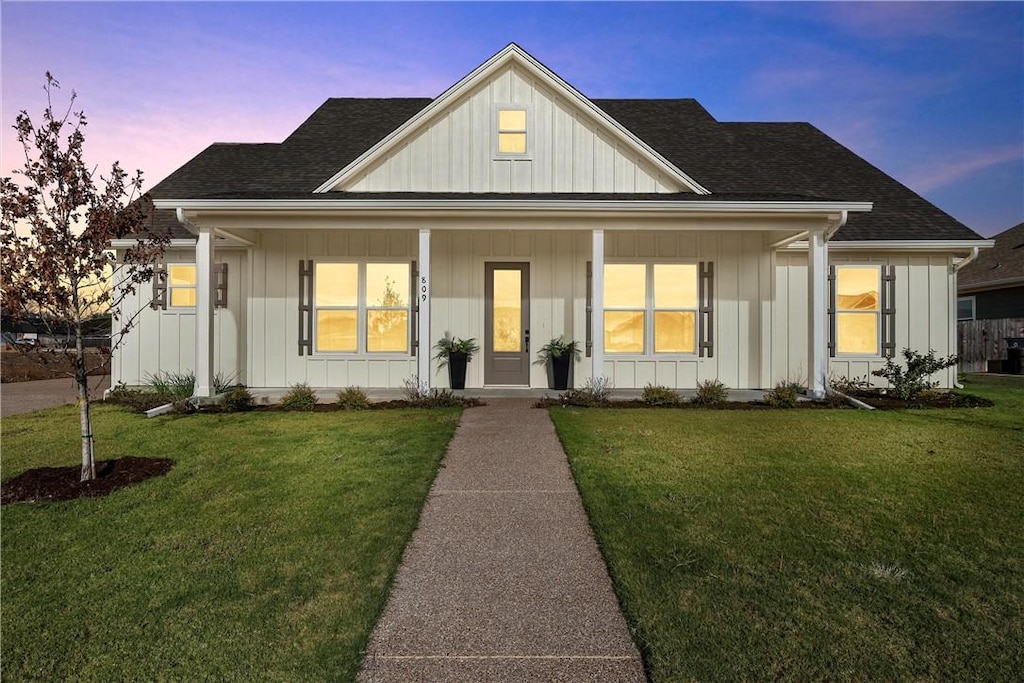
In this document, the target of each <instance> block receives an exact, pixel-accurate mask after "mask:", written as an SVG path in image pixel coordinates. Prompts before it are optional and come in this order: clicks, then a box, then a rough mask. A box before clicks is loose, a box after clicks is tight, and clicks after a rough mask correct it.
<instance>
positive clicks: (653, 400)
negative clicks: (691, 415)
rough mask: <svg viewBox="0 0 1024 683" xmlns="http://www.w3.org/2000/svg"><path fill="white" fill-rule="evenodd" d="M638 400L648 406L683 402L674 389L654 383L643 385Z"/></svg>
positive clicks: (671, 404)
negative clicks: (641, 393)
mask: <svg viewBox="0 0 1024 683" xmlns="http://www.w3.org/2000/svg"><path fill="white" fill-rule="evenodd" d="M640 400H641V401H643V402H644V403H646V404H647V405H649V406H677V405H679V404H680V403H682V402H683V399H682V398H681V397H680V396H679V394H677V393H676V392H675V391H673V390H672V389H669V388H668V387H663V386H661V385H656V384H648V385H647V386H645V387H644V393H643V395H642V396H641V397H640Z"/></svg>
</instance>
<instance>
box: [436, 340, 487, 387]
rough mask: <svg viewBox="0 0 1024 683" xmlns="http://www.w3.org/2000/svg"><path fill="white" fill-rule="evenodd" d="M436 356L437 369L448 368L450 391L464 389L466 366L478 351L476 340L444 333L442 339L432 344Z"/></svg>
mask: <svg viewBox="0 0 1024 683" xmlns="http://www.w3.org/2000/svg"><path fill="white" fill-rule="evenodd" d="M434 350H436V351H437V355H435V356H434V360H436V361H438V366H437V369H438V371H439V372H440V370H441V368H443V367H444V366H446V365H447V366H448V381H449V382H450V383H451V387H452V389H465V388H466V365H467V364H468V363H469V361H470V360H472V358H473V354H474V353H476V352H477V351H479V350H480V347H479V346H477V343H476V338H474V337H470V338H469V339H459V338H458V337H453V336H451V335H450V334H449V333H447V332H445V333H444V337H442V338H441V339H440V341H438V342H437V343H436V344H434Z"/></svg>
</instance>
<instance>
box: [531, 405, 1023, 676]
mask: <svg viewBox="0 0 1024 683" xmlns="http://www.w3.org/2000/svg"><path fill="white" fill-rule="evenodd" d="M970 389H971V391H973V392H975V393H978V394H980V395H984V396H987V397H989V398H991V399H992V400H994V401H996V403H997V407H996V408H986V409H964V410H917V411H901V412H877V411H876V412H867V411H852V410H850V411H784V410H779V411H762V412H727V411H701V410H687V411H666V410H594V409H590V410H579V409H565V408H553V409H552V410H551V414H552V417H553V419H554V421H555V424H556V426H557V429H558V433H559V435H560V437H561V439H562V442H563V444H564V445H565V448H566V450H567V451H568V453H569V458H570V462H571V465H572V469H573V473H574V475H575V477H576V482H577V485H578V486H579V489H580V492H581V493H582V495H583V499H584V503H585V505H586V508H587V511H588V513H589V515H590V521H591V525H592V526H593V529H594V533H595V535H596V537H597V539H598V543H599V544H600V546H601V549H602V552H603V553H604V555H605V558H606V560H607V562H608V565H609V569H610V572H611V574H612V578H613V580H614V582H615V586H616V590H617V592H618V595H619V598H620V601H621V602H622V605H623V608H624V610H625V611H626V615H627V619H628V621H629V622H630V626H631V628H632V629H633V632H634V637H635V638H636V640H637V643H638V644H639V646H640V648H641V650H642V652H643V656H644V659H645V662H646V665H647V668H648V673H649V675H650V676H651V678H652V679H653V680H654V681H683V680H708V681H710V680H722V681H735V680H753V679H757V680H763V679H776V678H782V679H788V680H811V679H814V680H822V679H829V680H906V679H924V680H950V681H952V680H986V681H999V680H1002V681H1007V680H1020V676H1021V672H1024V650H1022V648H1024V645H1022V643H1024V390H1021V389H1012V388H1005V387H991V386H983V385H976V386H971V388H970Z"/></svg>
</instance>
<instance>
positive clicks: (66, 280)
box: [0, 72, 169, 481]
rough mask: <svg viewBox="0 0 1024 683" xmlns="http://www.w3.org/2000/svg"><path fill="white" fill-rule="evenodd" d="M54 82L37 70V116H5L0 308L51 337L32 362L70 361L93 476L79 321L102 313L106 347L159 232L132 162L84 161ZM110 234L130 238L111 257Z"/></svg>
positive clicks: (126, 315)
mask: <svg viewBox="0 0 1024 683" xmlns="http://www.w3.org/2000/svg"><path fill="white" fill-rule="evenodd" d="M59 88H60V84H59V83H58V82H57V80H56V79H54V78H53V76H51V75H50V73H49V72H47V74H46V84H45V86H44V88H43V89H44V90H45V92H46V109H45V110H44V111H43V113H42V117H41V120H40V121H39V123H38V124H36V123H33V121H32V119H31V118H30V117H29V115H28V112H27V111H24V110H23V111H22V112H21V113H20V114H18V116H17V119H16V120H15V121H16V122H15V124H14V128H15V130H16V131H17V134H18V142H20V143H21V146H22V149H23V150H24V153H25V161H24V165H23V166H22V167H21V168H19V169H16V170H14V171H13V173H14V174H15V175H17V176H21V177H22V182H21V185H19V184H18V183H17V182H15V180H14V179H13V178H12V177H4V178H3V179H2V180H0V185H2V187H0V199H2V209H3V217H2V221H0V240H2V242H0V244H2V252H0V254H2V257H0V258H2V261H0V267H2V270H0V272H2V278H3V280H2V284H0V294H2V301H3V309H4V315H5V316H7V317H8V318H10V319H12V320H15V321H18V320H25V319H31V320H32V321H33V322H35V323H36V324H37V325H41V326H43V328H44V329H45V331H46V332H47V334H48V336H50V337H52V338H53V339H54V340H56V341H55V342H54V345H53V346H51V347H49V348H47V349H46V350H45V352H44V353H42V354H40V353H38V352H37V353H36V354H34V357H35V358H36V359H37V360H39V361H40V362H47V361H52V360H55V359H63V360H64V361H65V362H66V366H65V367H68V366H69V367H71V368H72V370H71V371H70V372H69V373H68V374H69V376H73V377H74V379H75V381H76V383H77V384H78V409H79V418H80V420H79V421H80V426H81V431H82V481H88V480H91V479H94V478H95V477H96V467H95V460H94V450H93V435H92V417H91V414H90V410H89V408H90V395H89V383H88V375H89V373H90V372H91V371H93V370H95V369H96V368H95V367H89V365H90V361H89V360H88V358H87V355H86V353H85V345H84V338H85V335H86V332H87V323H88V321H89V319H90V318H92V317H94V316H96V315H97V314H103V313H107V312H109V313H110V314H111V316H112V322H111V341H110V346H111V348H112V349H113V348H116V347H117V346H118V345H119V344H120V343H121V342H122V341H123V340H124V337H125V335H126V334H127V332H128V331H129V330H130V329H131V327H132V325H133V324H134V323H135V321H136V319H137V318H138V315H139V314H140V313H141V309H140V310H138V311H134V312H132V311H127V312H126V311H123V310H122V308H121V304H122V303H123V302H125V300H126V298H127V297H128V296H130V295H132V294H134V292H135V291H136V289H137V288H138V286H139V285H140V284H141V283H143V282H146V281H148V280H149V279H150V278H152V276H153V264H154V262H155V261H156V260H157V259H158V258H159V257H160V255H161V254H162V253H163V251H164V248H165V247H166V246H167V244H168V242H169V237H168V235H167V234H166V233H157V232H156V231H155V230H152V229H151V227H152V226H151V216H152V210H151V204H150V202H149V200H148V197H146V196H144V195H143V194H142V172H141V171H136V172H135V175H134V176H129V175H128V174H127V173H126V172H125V171H124V170H123V169H122V168H121V166H120V165H119V164H118V163H117V162H114V164H113V165H112V166H111V169H110V172H109V174H107V175H106V176H103V175H98V174H97V173H96V171H95V168H93V169H90V168H89V167H88V166H87V165H86V163H85V160H84V158H83V153H82V148H83V144H84V143H85V134H84V129H85V125H86V119H85V114H84V113H83V112H81V111H75V110H74V104H75V100H76V99H77V95H76V94H75V92H74V91H72V92H71V97H70V98H69V100H68V102H67V107H66V108H60V109H57V110H56V111H55V109H54V102H53V98H54V95H55V93H56V91H57V90H58V89H59ZM113 240H133V243H132V246H131V247H130V248H128V249H126V250H124V251H123V252H122V255H121V258H119V259H115V258H114V253H113V252H112V251H111V242H112V241H113ZM99 362H101V363H104V364H105V363H106V362H107V361H106V359H102V360H101V361H99Z"/></svg>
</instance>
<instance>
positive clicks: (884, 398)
mask: <svg viewBox="0 0 1024 683" xmlns="http://www.w3.org/2000/svg"><path fill="white" fill-rule="evenodd" d="M851 395H852V396H853V397H854V398H856V399H858V400H861V401H864V403H867V404H868V405H869V406H871V407H872V408H877V409H878V410H907V409H914V408H991V407H992V406H994V405H995V403H993V402H992V401H990V400H988V399H987V398H982V397H981V396H974V395H973V394H959V393H956V392H953V391H948V392H947V391H936V392H930V393H927V394H925V395H923V396H919V397H918V398H916V399H914V400H912V401H904V400H903V399H901V398H896V397H895V396H890V395H888V394H880V393H877V392H867V391H865V392H857V393H854V394H851Z"/></svg>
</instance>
